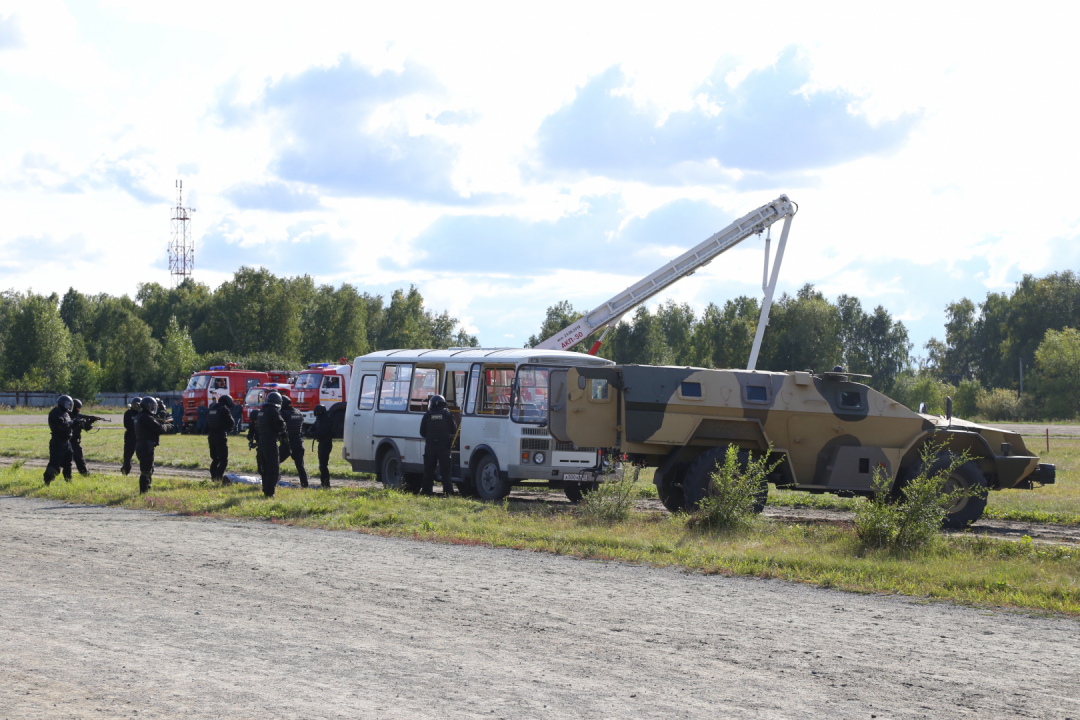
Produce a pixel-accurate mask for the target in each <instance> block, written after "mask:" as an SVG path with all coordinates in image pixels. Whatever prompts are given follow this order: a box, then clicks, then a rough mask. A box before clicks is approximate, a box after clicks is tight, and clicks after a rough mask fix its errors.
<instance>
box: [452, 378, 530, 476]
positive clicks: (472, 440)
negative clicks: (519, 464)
mask: <svg viewBox="0 0 1080 720" xmlns="http://www.w3.org/2000/svg"><path fill="white" fill-rule="evenodd" d="M472 373H473V375H472V377H473V378H475V381H474V383H473V384H470V387H469V401H468V406H467V407H466V414H467V415H469V417H468V419H467V427H468V428H469V433H468V434H465V433H464V428H463V434H462V443H464V444H465V445H468V446H469V447H472V448H475V447H476V446H477V445H487V446H488V447H490V448H491V449H492V450H494V451H495V453H496V455H498V460H499V467H500V468H502V469H503V470H505V469H506V467H507V465H508V463H510V462H511V461H512V459H513V458H515V457H516V453H517V448H516V447H514V448H508V447H507V443H510V442H514V443H516V442H517V441H516V439H515V438H514V437H513V436H512V433H511V428H510V427H508V426H509V424H510V393H511V390H512V388H513V384H514V366H513V365H481V366H476V365H474V366H473V370H472ZM473 387H476V391H475V393H474V391H473V389H472V388H473ZM474 396H475V397H474ZM470 408H472V410H471V411H470ZM473 413H475V414H473Z"/></svg>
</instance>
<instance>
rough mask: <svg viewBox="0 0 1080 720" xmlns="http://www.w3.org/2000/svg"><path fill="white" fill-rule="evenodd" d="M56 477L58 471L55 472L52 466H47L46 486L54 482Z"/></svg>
mask: <svg viewBox="0 0 1080 720" xmlns="http://www.w3.org/2000/svg"><path fill="white" fill-rule="evenodd" d="M55 477H56V471H55V470H53V467H52V465H48V466H46V467H45V484H46V485H48V484H49V483H51V482H52V481H53V478H55Z"/></svg>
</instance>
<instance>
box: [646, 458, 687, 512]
mask: <svg viewBox="0 0 1080 720" xmlns="http://www.w3.org/2000/svg"><path fill="white" fill-rule="evenodd" d="M685 476H686V466H685V465H675V466H674V467H671V468H668V471H667V472H666V473H663V474H662V475H661V474H660V473H659V471H657V473H656V475H654V476H653V484H655V485H656V494H657V495H658V496H659V497H660V502H662V503H663V504H664V507H666V508H667V509H668V510H670V511H671V512H679V511H680V510H685V509H686V496H685V495H684V494H683V488H682V482H683V478H684V477H685Z"/></svg>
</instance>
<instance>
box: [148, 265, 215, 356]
mask: <svg viewBox="0 0 1080 720" xmlns="http://www.w3.org/2000/svg"><path fill="white" fill-rule="evenodd" d="M135 300H136V301H137V302H138V303H139V305H140V306H141V308H142V310H141V312H140V314H139V317H140V318H142V320H143V322H145V323H146V324H147V325H149V326H150V332H151V334H152V335H153V336H154V339H156V340H159V341H164V339H165V333H166V331H167V330H168V329H169V324H170V322H171V320H172V319H173V318H176V322H177V323H178V324H179V325H180V327H182V328H188V330H189V331H192V332H193V331H195V330H196V329H197V328H199V327H201V326H202V324H203V323H204V322H205V320H206V313H207V312H208V311H209V309H210V304H211V302H212V301H213V293H211V292H210V288H209V287H208V286H206V285H204V284H203V283H200V282H196V281H194V280H192V279H191V278H184V280H183V281H181V283H180V284H179V285H177V286H176V287H174V288H166V287H163V286H161V285H159V284H158V283H143V284H141V285H139V291H138V292H137V293H136V294H135ZM193 340H194V338H193Z"/></svg>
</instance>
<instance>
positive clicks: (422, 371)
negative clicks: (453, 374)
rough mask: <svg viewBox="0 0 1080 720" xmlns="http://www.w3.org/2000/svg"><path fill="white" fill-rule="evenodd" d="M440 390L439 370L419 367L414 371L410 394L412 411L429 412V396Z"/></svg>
mask: <svg viewBox="0 0 1080 720" xmlns="http://www.w3.org/2000/svg"><path fill="white" fill-rule="evenodd" d="M438 391H439V371H438V370H437V369H436V368H422V367H418V368H416V370H414V371H413V382H412V392H411V393H410V394H409V410H410V411H411V412H427V408H428V398H430V397H431V396H432V395H434V394H435V393H436V392H438Z"/></svg>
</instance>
